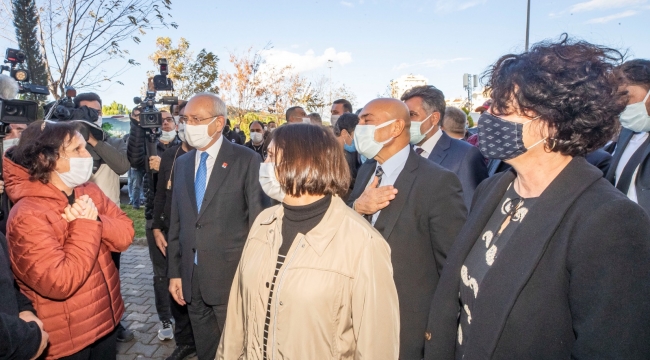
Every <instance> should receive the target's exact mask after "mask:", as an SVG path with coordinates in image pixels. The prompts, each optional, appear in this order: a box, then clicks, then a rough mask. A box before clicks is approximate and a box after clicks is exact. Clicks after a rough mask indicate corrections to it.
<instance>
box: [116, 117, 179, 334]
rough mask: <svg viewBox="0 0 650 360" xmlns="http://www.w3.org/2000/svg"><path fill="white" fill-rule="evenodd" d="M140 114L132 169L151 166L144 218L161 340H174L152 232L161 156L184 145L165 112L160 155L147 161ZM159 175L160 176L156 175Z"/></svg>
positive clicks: (132, 139)
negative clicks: (177, 146) (170, 149)
mask: <svg viewBox="0 0 650 360" xmlns="http://www.w3.org/2000/svg"><path fill="white" fill-rule="evenodd" d="M136 114H137V110H134V114H133V115H132V116H131V133H130V135H129V145H128V155H129V161H130V162H131V167H133V168H136V169H144V168H145V162H148V165H149V169H150V171H148V172H146V173H145V175H144V181H143V185H142V187H143V190H144V192H145V200H146V201H145V208H144V214H145V219H146V236H147V245H148V247H149V256H150V258H151V263H152V264H153V273H154V276H153V288H154V297H155V300H156V311H157V313H158V318H159V319H160V321H161V328H160V329H159V330H158V338H159V339H160V340H170V339H172V338H173V337H174V332H173V327H172V322H171V318H172V313H171V309H170V300H169V295H168V294H167V288H168V286H169V285H168V279H167V260H166V259H165V257H164V256H163V254H162V253H161V252H160V250H159V249H158V247H157V246H156V240H155V237H154V235H153V231H152V224H153V220H154V216H153V209H154V197H155V193H156V184H157V181H158V173H156V172H157V171H158V170H159V168H160V161H161V156H162V155H163V154H164V153H165V151H166V150H167V149H169V148H171V147H173V146H176V145H179V144H180V141H179V140H178V139H177V137H176V123H175V121H174V118H173V117H172V115H171V114H170V113H169V112H167V111H162V112H161V114H162V118H163V125H162V128H161V132H162V134H161V136H160V138H159V139H157V140H156V150H157V155H152V156H150V157H149V158H148V159H147V153H146V148H145V147H146V141H148V140H147V139H146V131H145V129H143V128H142V127H140V124H139V120H140V119H139V116H138V115H136ZM154 171H156V172H154Z"/></svg>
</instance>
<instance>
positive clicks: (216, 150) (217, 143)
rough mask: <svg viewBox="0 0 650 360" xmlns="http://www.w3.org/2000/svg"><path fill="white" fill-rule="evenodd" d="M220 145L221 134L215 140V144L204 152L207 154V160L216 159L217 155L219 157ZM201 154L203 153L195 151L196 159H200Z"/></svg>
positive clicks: (221, 141)
mask: <svg viewBox="0 0 650 360" xmlns="http://www.w3.org/2000/svg"><path fill="white" fill-rule="evenodd" d="M221 144H223V134H220V135H219V139H217V141H215V143H214V144H212V145H211V146H210V147H209V148H207V149H205V152H206V153H208V157H209V158H212V159H216V158H217V155H219V150H220V149H221ZM203 152H204V151H201V150H198V149H197V150H196V158H197V159H200V158H201V154H202V153H203Z"/></svg>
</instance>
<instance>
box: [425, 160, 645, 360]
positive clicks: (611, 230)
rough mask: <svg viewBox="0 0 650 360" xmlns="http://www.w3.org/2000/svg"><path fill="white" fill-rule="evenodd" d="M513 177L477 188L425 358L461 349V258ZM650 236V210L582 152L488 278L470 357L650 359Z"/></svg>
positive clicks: (441, 286)
mask: <svg viewBox="0 0 650 360" xmlns="http://www.w3.org/2000/svg"><path fill="white" fill-rule="evenodd" d="M514 179H515V173H514V171H512V170H511V171H507V172H504V173H502V174H499V175H496V176H495V177H493V178H490V179H489V180H486V181H484V182H483V183H482V184H481V185H480V186H479V187H478V189H477V190H476V196H475V198H474V204H473V207H472V211H471V213H470V215H469V218H468V220H467V224H466V225H465V226H464V227H463V230H462V231H461V232H460V234H459V235H458V238H457V240H456V242H455V243H454V246H453V248H452V249H451V251H450V252H449V255H448V257H447V264H446V265H445V269H444V271H443V274H442V277H441V278H440V282H439V283H438V288H437V290H436V293H435V295H434V298H433V302H432V305H431V314H430V316H429V325H428V333H429V334H430V335H431V340H429V341H427V343H426V350H425V359H427V360H433V359H435V360H453V359H455V355H454V351H455V346H456V342H457V331H458V313H459V311H460V306H459V300H458V292H459V287H460V283H461V278H460V273H461V267H462V265H463V263H464V261H465V258H466V257H467V255H468V254H469V252H470V250H471V249H472V247H473V246H474V243H476V242H477V241H480V240H479V238H480V236H481V233H482V232H483V229H484V227H485V225H486V223H487V222H488V220H489V218H490V216H491V215H492V213H493V211H495V208H497V207H498V206H499V202H500V200H501V198H502V196H503V194H504V193H505V191H506V189H507V188H508V185H509V184H510V183H511V182H512V181H513V180H514ZM648 239H650V218H649V217H648V215H647V214H645V212H644V211H643V210H641V208H639V207H638V206H637V205H636V204H634V203H633V202H632V201H630V200H628V199H627V198H626V197H625V196H624V195H623V194H621V193H620V192H619V191H618V190H616V189H615V188H614V187H613V186H612V185H611V184H609V183H608V182H607V181H606V180H605V179H604V178H603V176H602V173H601V171H600V170H598V169H597V168H595V167H593V166H591V165H589V164H588V163H587V161H586V160H585V159H584V158H582V157H576V158H574V159H573V160H572V161H571V162H570V163H569V164H568V166H567V167H566V168H565V169H564V170H563V171H562V172H561V173H560V174H559V175H558V176H557V178H556V179H555V180H554V181H553V182H552V183H551V184H550V185H549V186H548V188H547V189H546V190H545V191H544V193H543V194H542V195H541V196H540V197H539V198H538V199H537V201H536V203H535V205H534V206H533V207H532V208H531V209H529V212H528V214H527V215H526V219H525V220H524V221H523V222H522V223H521V224H520V225H519V226H518V228H517V229H516V231H515V232H514V233H513V234H512V237H511V238H510V240H509V242H508V244H507V246H506V247H504V248H503V250H502V252H501V253H500V255H499V258H498V259H497V260H496V261H495V262H494V265H493V266H492V268H491V269H490V270H489V272H488V273H487V275H486V277H485V279H484V280H483V282H482V283H481V285H480V289H479V290H478V297H477V299H476V303H475V305H474V308H473V309H472V314H471V315H472V322H471V327H470V333H469V341H468V342H467V343H466V344H464V345H465V347H466V351H465V353H464V355H465V357H464V359H466V360H474V359H540V360H541V359H554V360H555V359H569V358H571V359H650V341H648V339H650V312H648V309H649V308H650V283H649V282H648V274H650V261H648V259H650V241H648Z"/></svg>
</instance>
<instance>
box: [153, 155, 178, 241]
mask: <svg viewBox="0 0 650 360" xmlns="http://www.w3.org/2000/svg"><path fill="white" fill-rule="evenodd" d="M182 155H185V150H183V147H182V145H181V144H178V145H176V146H173V147H170V148H169V149H167V151H165V153H164V154H162V156H161V159H160V170H159V171H158V180H157V184H156V194H155V197H154V201H153V222H152V225H151V228H152V229H159V230H161V231H163V232H165V233H166V232H167V231H169V218H170V214H171V213H172V211H171V210H172V189H173V187H172V189H168V188H167V185H168V184H169V180H170V179H171V176H172V175H173V174H172V172H173V171H175V170H174V168H176V162H175V160H176V159H177V158H178V157H180V156H182Z"/></svg>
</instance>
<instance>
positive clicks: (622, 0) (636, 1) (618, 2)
mask: <svg viewBox="0 0 650 360" xmlns="http://www.w3.org/2000/svg"><path fill="white" fill-rule="evenodd" d="M647 1H648V0H589V1H584V2H581V3H577V4H575V5H573V6H571V7H570V8H569V9H568V10H567V12H571V13H577V12H586V11H594V10H607V9H618V8H623V7H628V6H634V5H640V4H645V3H646V2H647Z"/></svg>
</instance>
